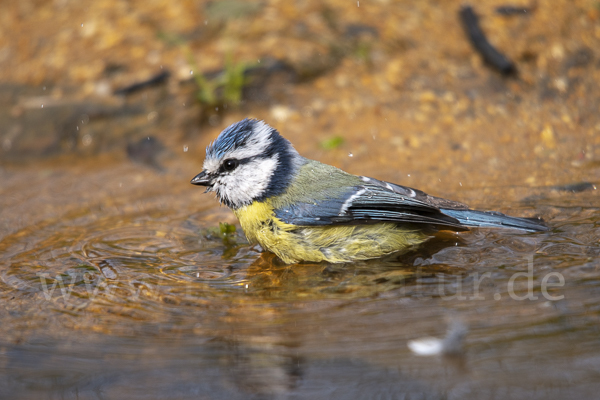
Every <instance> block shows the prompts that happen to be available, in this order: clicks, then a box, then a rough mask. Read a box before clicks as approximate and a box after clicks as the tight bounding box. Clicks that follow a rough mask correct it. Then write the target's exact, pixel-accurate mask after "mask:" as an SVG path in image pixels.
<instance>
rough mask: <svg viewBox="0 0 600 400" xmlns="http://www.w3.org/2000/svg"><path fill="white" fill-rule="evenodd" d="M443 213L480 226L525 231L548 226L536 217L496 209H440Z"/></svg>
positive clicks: (467, 223) (537, 229)
mask: <svg viewBox="0 0 600 400" xmlns="http://www.w3.org/2000/svg"><path fill="white" fill-rule="evenodd" d="M441 211H442V212H443V213H444V214H446V215H448V216H450V217H453V218H456V219H457V220H458V221H459V222H460V223H461V224H463V225H466V226H480V227H495V228H498V227H505V228H513V229H523V230H526V231H547V230H548V227H547V226H546V225H545V224H544V221H542V220H541V219H538V218H517V217H510V216H508V215H504V214H502V213H499V212H497V211H475V210H448V209H442V210H441Z"/></svg>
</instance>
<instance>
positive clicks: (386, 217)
mask: <svg viewBox="0 0 600 400" xmlns="http://www.w3.org/2000/svg"><path fill="white" fill-rule="evenodd" d="M361 180H362V182H363V184H361V185H356V186H350V187H348V188H347V190H345V191H342V194H341V195H338V196H337V197H336V198H327V197H326V198H325V199H324V200H318V201H314V202H311V203H308V202H300V203H295V204H293V205H289V206H284V207H281V208H279V209H276V210H275V216H276V217H277V218H279V219H280V220H282V221H283V222H285V223H288V224H292V225H300V226H319V225H349V224H369V223H379V222H393V223H418V224H431V225H435V226H440V227H448V228H453V229H457V230H463V229H466V228H465V226H464V225H463V224H461V223H460V222H459V220H458V219H456V218H454V217H451V216H448V215H445V214H444V213H443V212H442V211H441V210H440V207H442V206H445V207H446V208H452V209H455V210H461V209H464V210H468V207H467V206H466V205H464V204H462V203H457V202H453V201H449V200H444V199H440V198H437V197H433V196H429V195H427V194H426V193H424V192H422V191H420V190H416V189H412V188H408V187H404V186H400V185H395V184H393V183H389V182H383V181H379V180H377V179H373V178H367V177H361ZM338 193H339V191H338ZM316 197H320V196H316ZM321 198H322V197H321Z"/></svg>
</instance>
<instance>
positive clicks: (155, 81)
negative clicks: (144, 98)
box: [114, 71, 171, 95]
mask: <svg viewBox="0 0 600 400" xmlns="http://www.w3.org/2000/svg"><path fill="white" fill-rule="evenodd" d="M170 75H171V74H170V72H169V71H162V72H161V73H159V74H157V75H154V76H153V77H151V78H150V79H147V80H145V81H142V82H137V83H134V84H132V85H129V86H125V87H124V88H121V89H117V90H115V91H114V94H116V95H129V94H132V93H135V92H138V91H140V90H142V89H145V88H147V87H152V86H156V85H160V84H162V83H163V82H165V81H166V80H167V78H168V77H169V76H170Z"/></svg>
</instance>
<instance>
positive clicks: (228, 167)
mask: <svg viewBox="0 0 600 400" xmlns="http://www.w3.org/2000/svg"><path fill="white" fill-rule="evenodd" d="M254 158H255V157H248V158H240V159H237V158H228V159H226V160H223V162H221V166H220V168H219V172H220V173H225V172H231V171H233V170H235V169H236V168H237V167H239V166H240V165H242V164H247V163H248V162H250V161H251V160H252V159H254ZM231 163H233V164H231Z"/></svg>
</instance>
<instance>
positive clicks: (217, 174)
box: [191, 119, 304, 209]
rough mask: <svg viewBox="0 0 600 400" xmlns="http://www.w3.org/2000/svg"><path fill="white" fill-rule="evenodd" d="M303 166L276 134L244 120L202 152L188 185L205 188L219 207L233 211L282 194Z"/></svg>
mask: <svg viewBox="0 0 600 400" xmlns="http://www.w3.org/2000/svg"><path fill="white" fill-rule="evenodd" d="M303 162H304V158H303V157H302V156H300V154H298V152H297V151H296V150H295V149H294V147H293V146H292V144H291V143H290V142H289V141H288V140H286V139H285V138H283V137H282V136H281V135H279V133H278V132H277V130H275V129H274V128H271V127H270V126H269V125H267V124H266V123H264V122H263V121H259V120H255V119H244V120H243V121H240V122H237V123H235V124H232V125H230V126H229V127H227V128H226V129H225V130H223V132H221V134H220V135H219V137H217V139H216V140H215V141H214V142H212V143H211V144H210V145H209V146H208V147H207V148H206V158H205V160H204V165H203V171H202V172H200V173H199V174H198V175H196V176H195V177H194V178H193V179H192V181H191V183H192V184H194V185H200V186H206V191H207V192H215V193H216V195H217V197H218V198H219V200H220V201H221V203H223V204H225V205H227V206H228V207H230V208H232V209H237V208H240V207H243V206H246V205H249V204H251V203H253V202H254V201H263V200H265V199H266V198H268V197H271V196H277V195H280V194H282V193H283V192H284V191H285V190H286V188H287V187H288V185H289V184H290V183H291V181H292V180H293V178H294V176H295V174H296V172H297V171H298V169H299V167H300V166H301V165H302V164H303Z"/></svg>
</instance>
